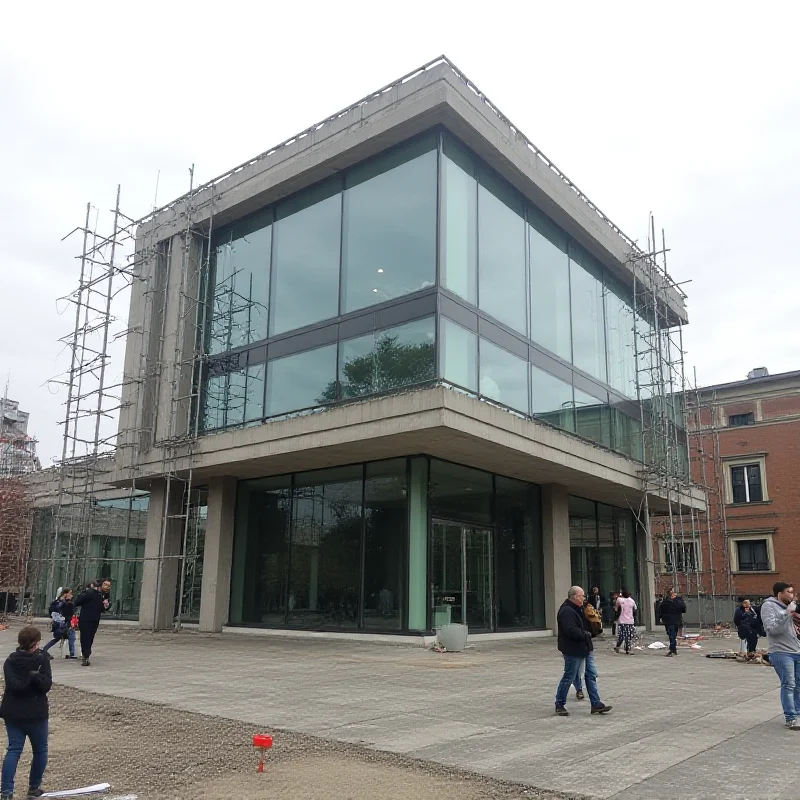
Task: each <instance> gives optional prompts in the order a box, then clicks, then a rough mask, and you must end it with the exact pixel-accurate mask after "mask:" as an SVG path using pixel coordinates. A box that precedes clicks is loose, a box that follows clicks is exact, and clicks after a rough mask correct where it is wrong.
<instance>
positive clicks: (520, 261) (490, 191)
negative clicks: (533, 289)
mask: <svg viewBox="0 0 800 800" xmlns="http://www.w3.org/2000/svg"><path fill="white" fill-rule="evenodd" d="M524 213H525V212H524V209H523V206H522V201H521V200H520V198H519V197H518V196H517V195H516V193H515V192H514V191H513V190H512V189H511V188H510V187H508V186H507V185H506V184H505V183H502V182H501V181H500V180H499V179H497V178H494V177H493V176H492V175H489V174H488V173H487V174H481V177H480V185H479V187H478V231H479V236H478V285H479V291H478V296H479V300H480V307H481V308H482V309H483V310H484V311H485V312H486V313H487V314H491V315H492V316H493V317H494V318H495V319H498V320H500V322H504V323H505V324H506V325H508V326H509V327H511V328H513V329H514V330H517V331H519V332H520V333H523V334H524V333H527V331H526V330H525V329H526V321H525V317H526V309H525V306H526V300H525V298H526V296H527V290H526V287H525V219H524Z"/></svg>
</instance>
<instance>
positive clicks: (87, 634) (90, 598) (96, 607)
mask: <svg viewBox="0 0 800 800" xmlns="http://www.w3.org/2000/svg"><path fill="white" fill-rule="evenodd" d="M108 605H109V603H108V600H106V598H104V597H103V594H102V592H100V590H99V589H98V588H97V584H96V583H95V582H94V581H93V582H92V583H90V584H88V585H87V587H86V591H84V592H81V593H80V594H79V595H78V597H77V599H76V600H75V607H76V608H80V610H81V615H80V617H79V619H78V631H79V632H80V635H81V654H82V655H83V661H81V665H82V666H84V667H88V666H90V662H89V658H90V657H91V655H92V645H93V644H94V637H95V634H96V633H97V628H98V627H99V626H100V617H101V616H102V615H103V613H104V612H105V611H106V610H107V609H108Z"/></svg>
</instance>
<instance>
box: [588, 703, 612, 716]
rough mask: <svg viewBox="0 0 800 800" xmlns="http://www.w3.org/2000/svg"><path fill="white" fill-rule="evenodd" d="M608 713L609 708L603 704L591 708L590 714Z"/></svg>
mask: <svg viewBox="0 0 800 800" xmlns="http://www.w3.org/2000/svg"><path fill="white" fill-rule="evenodd" d="M609 711H611V706H607V705H604V704H603V703H599V704H598V705H596V706H592V714H608V712H609Z"/></svg>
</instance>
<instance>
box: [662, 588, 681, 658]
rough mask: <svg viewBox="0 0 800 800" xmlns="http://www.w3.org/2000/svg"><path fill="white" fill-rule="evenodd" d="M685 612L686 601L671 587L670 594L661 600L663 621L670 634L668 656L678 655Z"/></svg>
mask: <svg viewBox="0 0 800 800" xmlns="http://www.w3.org/2000/svg"><path fill="white" fill-rule="evenodd" d="M685 613H686V603H684V602H683V598H682V597H679V596H678V595H676V594H675V590H674V589H670V590H669V594H667V596H666V597H665V598H664V599H663V600H662V601H661V608H660V609H659V614H660V615H661V623H662V624H663V625H664V628H665V630H666V631H667V636H669V651H668V652H667V655H668V656H676V655H678V629H679V628H680V627H681V626H682V625H683V615H684V614H685Z"/></svg>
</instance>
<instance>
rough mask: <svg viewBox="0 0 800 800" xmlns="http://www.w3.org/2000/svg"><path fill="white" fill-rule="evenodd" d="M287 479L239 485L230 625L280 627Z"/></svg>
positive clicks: (284, 576)
mask: <svg viewBox="0 0 800 800" xmlns="http://www.w3.org/2000/svg"><path fill="white" fill-rule="evenodd" d="M290 487H291V478H290V477H289V476H285V477H281V478H264V479H260V480H255V481H242V482H240V483H239V487H238V492H237V496H236V528H235V532H234V545H233V573H232V581H231V613H230V617H231V622H233V623H248V624H255V625H262V624H263V625H283V624H284V623H285V622H286V609H287V581H288V578H289V520H290V519H291V516H290V515H291V502H292V492H291V488H290Z"/></svg>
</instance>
